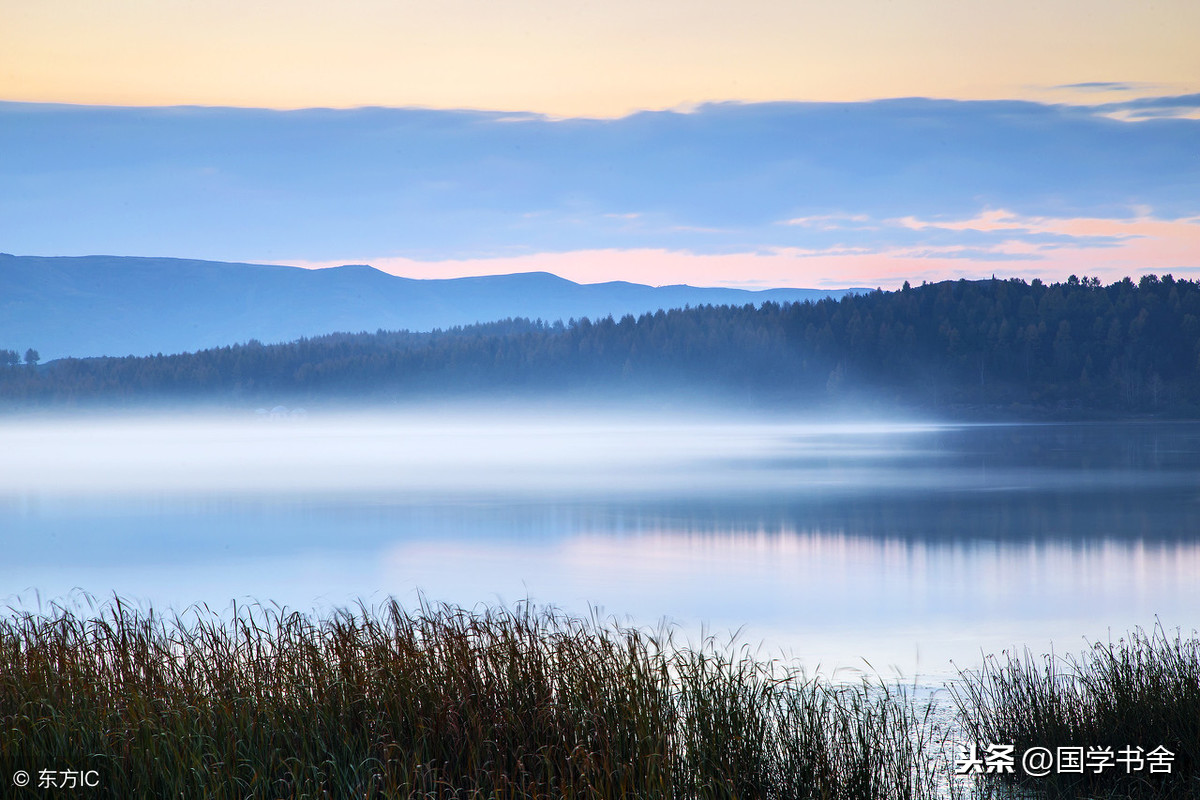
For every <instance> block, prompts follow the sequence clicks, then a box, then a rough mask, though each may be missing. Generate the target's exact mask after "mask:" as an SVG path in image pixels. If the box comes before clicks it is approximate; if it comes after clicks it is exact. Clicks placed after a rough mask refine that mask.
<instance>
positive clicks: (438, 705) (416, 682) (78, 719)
mask: <svg viewBox="0 0 1200 800" xmlns="http://www.w3.org/2000/svg"><path fill="white" fill-rule="evenodd" d="M928 711H929V708H928V707H921V706H920V705H919V704H917V703H915V702H913V701H912V700H911V699H910V698H909V697H908V696H906V695H905V693H904V692H903V691H902V690H900V689H890V688H888V687H885V686H882V685H880V686H874V685H868V684H867V683H863V684H861V685H854V686H849V687H846V686H835V685H832V684H830V683H828V682H826V681H822V680H818V679H815V678H808V677H806V676H805V675H804V674H803V673H801V672H800V671H798V670H797V669H795V668H792V667H788V666H787V665H783V664H780V663H778V662H773V661H762V660H758V659H755V658H754V657H752V656H751V655H750V654H749V653H747V652H745V651H740V653H739V652H738V651H732V650H730V649H728V648H724V647H721V646H718V645H717V644H716V643H715V642H714V641H713V640H712V639H706V640H705V641H704V642H703V643H702V644H700V645H698V646H694V647H681V646H677V645H676V643H675V642H673V641H672V640H671V632H670V631H669V630H663V631H658V632H654V631H647V630H641V629H635V628H628V627H622V626H619V625H616V624H615V623H603V622H601V621H599V620H597V619H595V618H592V619H581V618H577V617H572V616H567V615H564V614H562V613H559V612H557V611H555V610H553V609H537V608H534V607H533V606H530V605H521V606H517V607H515V608H511V609H509V608H485V609H481V610H475V611H468V610H464V609H462V608H456V607H452V606H428V605H423V606H422V607H421V608H419V609H417V610H416V611H406V610H405V609H403V608H402V607H400V606H399V605H397V604H396V603H395V602H391V603H388V604H386V605H383V606H381V607H378V608H374V609H368V608H365V607H360V608H358V609H356V610H353V611H350V610H346V611H340V612H336V613H332V614H328V615H326V616H315V615H306V614H300V613H289V612H287V611H285V610H282V609H278V608H274V607H268V606H261V605H255V606H249V607H240V608H237V607H235V608H234V609H233V611H232V613H224V614H216V613H213V612H211V611H209V610H208V609H207V608H200V609H195V608H194V609H191V610H190V611H189V612H187V613H185V614H183V615H172V616H169V617H164V616H161V615H159V614H156V613H155V612H154V611H153V610H139V609H134V608H131V607H129V606H128V605H126V604H124V603H122V602H121V601H119V600H116V601H113V602H111V603H108V604H106V605H104V606H101V607H100V608H99V609H96V610H94V611H91V612H88V613H78V612H76V611H75V610H72V609H68V608H63V607H58V606H56V607H53V608H52V609H51V611H50V612H48V613H31V612H20V611H12V612H10V613H9V615H8V616H7V617H6V618H4V619H2V620H0V781H7V780H8V776H9V775H11V774H13V773H14V772H15V771H16V770H25V771H27V772H29V773H31V775H32V776H33V781H34V784H35V785H36V781H37V776H38V771H39V770H41V769H52V770H66V769H73V770H96V771H97V775H98V778H99V784H100V785H99V787H98V788H97V789H95V790H93V791H92V795H93V796H100V797H113V798H130V797H185V798H191V797H207V798H245V797H261V798H268V797H270V798H300V797H322V798H325V797H328V798H352V797H353V798H383V797H403V798H481V799H482V798H547V799H548V798H626V797H628V798H634V797H636V798H781V799H782V798H864V800H889V799H890V798H929V797H934V796H936V794H937V791H938V788H937V787H938V782H939V780H940V779H941V778H942V777H943V776H942V775H941V774H940V770H941V769H942V767H941V764H942V762H941V761H939V760H938V757H937V756H936V755H930V754H931V753H933V752H934V751H935V750H937V748H936V747H934V746H932V745H933V742H932V737H933V732H934V726H933V725H932V723H931V720H930V716H929V713H928ZM7 788H8V786H7V784H5V789H7Z"/></svg>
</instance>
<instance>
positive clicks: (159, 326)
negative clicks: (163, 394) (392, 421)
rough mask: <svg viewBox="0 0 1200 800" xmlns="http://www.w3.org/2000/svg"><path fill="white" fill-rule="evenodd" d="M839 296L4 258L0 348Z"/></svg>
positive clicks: (179, 346)
mask: <svg viewBox="0 0 1200 800" xmlns="http://www.w3.org/2000/svg"><path fill="white" fill-rule="evenodd" d="M847 291H859V292H861V291H867V290H865V289H853V290H839V291H823V290H818V289H771V290H766V291H760V292H752V291H745V290H740V289H723V288H700V287H694V286H661V287H653V286H644V285H641V284H635V283H625V282H619V281H617V282H611V283H597V284H578V283H574V282H572V281H569V280H566V279H564V278H559V277H557V276H555V275H551V274H549V273H545V272H532V273H521V274H516V275H493V276H487V277H478V278H452V279H445V280H414V279H411V278H401V277H397V276H395V275H390V274H388V273H385V272H381V271H379V270H377V269H373V268H372V267H369V266H364V265H352V266H343V267H334V268H331V269H321V270H310V269H301V268H298V267H287V266H277V265H263V264H235V263H226V262H216V261H189V260H184V259H174V258H130V257H119V256H84V257H76V258H65V257H58V258H43V257H35V256H13V255H8V254H0V312H2V313H0V348H12V349H15V350H18V351H19V352H21V353H24V352H25V350H26V349H27V348H30V347H32V348H34V349H36V350H37V351H38V353H39V354H40V355H41V357H42V359H44V360H49V359H55V358H61V357H64V356H75V357H88V356H104V355H108V356H125V355H153V354H156V353H184V352H191V351H195V350H200V349H203V348H210V347H218V346H223V345H228V344H234V343H240V342H247V341H250V340H251V339H256V340H258V341H261V342H268V343H270V342H288V341H293V340H296V339H299V338H301V337H312V336H318V335H321V334H327V333H334V332H337V331H350V332H357V331H376V330H411V331H428V330H432V329H434V328H449V327H453V326H458V325H470V324H473V323H477V322H489V321H493V320H498V319H505V318H509V317H525V318H529V319H543V320H547V321H549V322H553V321H556V320H560V319H561V320H563V321H567V320H570V319H571V318H572V317H574V318H576V319H578V318H580V317H585V316H587V317H593V318H596V317H604V316H607V315H609V314H612V315H614V316H617V317H620V316H623V315H625V314H641V313H644V312H653V311H657V310H659V309H668V308H682V307H683V306H685V305H701V304H714V305H721V304H744V303H762V302H765V301H775V302H788V301H798V300H810V299H814V300H815V299H820V298H822V297H829V296H834V297H837V296H841V295H843V294H845V293H846V292H847Z"/></svg>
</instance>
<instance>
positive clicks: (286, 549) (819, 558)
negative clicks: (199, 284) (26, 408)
mask: <svg viewBox="0 0 1200 800" xmlns="http://www.w3.org/2000/svg"><path fill="white" fill-rule="evenodd" d="M0 544H2V545H3V553H4V555H3V558H2V560H0V599H2V600H4V601H6V602H7V603H8V604H10V605H19V606H24V607H30V606H36V605H37V603H38V602H39V597H40V599H41V601H42V602H43V603H44V602H45V601H46V600H47V599H51V598H63V597H66V596H68V595H69V594H70V593H71V592H72V591H73V590H76V589H82V590H85V591H87V592H90V593H93V594H96V595H100V596H104V595H111V594H112V593H114V592H116V593H119V594H121V595H122V596H125V597H130V598H134V599H137V600H139V601H142V602H149V603H153V604H154V605H155V606H156V607H165V606H174V607H175V608H179V609H182V608H184V607H186V606H187V605H189V604H191V603H194V602H207V603H208V604H209V605H210V606H212V607H216V608H223V607H226V606H227V605H228V603H229V602H230V600H231V599H233V598H237V599H239V601H240V600H244V599H246V598H251V599H259V600H262V601H264V602H268V601H275V602H278V603H281V604H286V605H288V606H291V607H294V608H298V609H311V608H328V607H330V606H335V605H342V604H347V603H352V602H355V601H356V600H358V599H362V600H364V601H365V602H367V603H371V602H376V601H379V600H382V599H383V598H386V597H388V596H395V597H396V598H398V599H399V600H401V602H403V603H405V604H407V605H415V604H416V603H417V602H418V594H417V592H418V590H420V591H423V592H424V593H425V595H426V596H427V597H428V598H430V599H434V600H446V601H451V602H454V603H458V604H463V605H468V606H469V605H473V604H476V603H481V602H482V603H488V602H495V601H497V600H502V601H505V602H512V601H516V600H520V599H522V598H526V597H528V598H532V599H533V600H535V601H538V602H544V603H552V604H555V605H558V606H561V607H564V608H566V609H568V610H571V611H575V612H586V611H587V610H588V609H589V607H590V606H593V605H599V606H601V607H603V609H604V611H605V613H607V614H611V615H616V616H618V617H619V618H621V619H626V618H628V619H631V620H632V621H634V622H636V623H638V624H654V623H656V622H657V621H659V620H661V619H663V618H666V619H668V620H670V621H673V622H676V623H678V624H679V625H680V628H681V635H683V636H697V635H700V631H701V628H702V626H703V627H704V630H706V631H709V632H713V633H717V634H719V635H728V632H729V631H731V630H734V629H739V628H740V629H741V640H742V641H745V642H747V643H749V644H750V645H752V646H755V647H758V646H759V645H760V644H761V647H762V652H763V653H764V654H766V655H775V654H778V653H780V652H781V651H786V652H787V653H789V654H793V655H795V656H796V657H799V658H800V659H801V660H802V661H803V662H804V663H805V665H806V666H808V667H809V668H810V669H812V668H816V667H817V666H818V665H820V668H821V669H823V670H826V671H830V670H833V669H835V668H843V669H856V668H857V669H867V668H868V665H869V667H870V668H871V669H873V670H874V671H879V672H887V673H890V672H891V670H892V669H893V668H897V669H900V670H901V671H903V672H904V673H905V674H906V675H912V674H913V673H919V674H920V675H922V676H925V677H937V676H941V675H946V674H949V673H950V672H951V671H952V667H951V663H950V662H951V659H953V661H954V662H955V663H957V664H959V665H963V666H971V665H974V664H975V663H977V662H978V660H979V656H980V651H981V650H986V651H988V652H998V651H1000V650H1001V649H1004V648H1009V647H1012V646H1018V647H1020V646H1026V645H1028V646H1029V647H1031V648H1033V649H1034V650H1035V651H1036V652H1042V651H1045V650H1047V649H1048V648H1049V647H1050V645H1051V643H1053V645H1054V647H1055V649H1056V650H1057V651H1059V652H1075V651H1078V650H1080V649H1081V648H1082V647H1084V646H1085V639H1086V640H1091V641H1097V640H1100V641H1102V640H1105V639H1107V638H1108V637H1109V636H1110V635H1111V636H1112V637H1113V638H1116V637H1119V636H1120V635H1121V634H1123V633H1124V632H1126V631H1128V630H1129V629H1130V628H1131V627H1133V626H1137V625H1141V626H1150V625H1153V624H1155V622H1156V620H1159V621H1161V623H1162V624H1163V625H1164V626H1166V627H1167V628H1168V629H1173V628H1175V627H1181V628H1183V629H1184V631H1185V632H1190V631H1192V630H1193V629H1195V628H1196V627H1198V626H1200V425H1196V424H1191V423H1183V424H1180V423H1122V424H1089V425H1028V426H1012V425H1008V426H947V425H933V424H891V423H878V424H870V425H866V424H837V425H832V424H830V425H822V424H807V423H804V422H754V423H746V424H736V423H731V422H730V421H729V420H728V419H725V420H714V419H712V418H709V419H695V420H679V419H675V420H663V419H641V420H631V419H629V418H615V417H598V416H597V417H593V416H588V415H572V416H566V415H560V416H541V417H539V416H535V415H529V416H524V417H514V416H505V417H503V418H500V417H496V416H479V415H470V414H455V415H435V414H429V413H399V412H397V413H394V414H390V415H374V416H369V415H345V416H329V417H322V416H321V415H317V414H313V415H310V417H309V418H308V419H307V420H304V421H292V422H283V421H278V422H268V421H257V420H256V421H252V422H251V421H240V420H232V421H230V420H218V419H211V418H196V419H190V418H186V417H181V418H165V417H159V418H155V419H139V420H132V419H123V420H97V419H74V420H51V421H47V420H40V421H38V420H9V421H6V422H3V423H0ZM743 626H744V627H743Z"/></svg>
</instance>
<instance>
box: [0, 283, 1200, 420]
mask: <svg viewBox="0 0 1200 800" xmlns="http://www.w3.org/2000/svg"><path fill="white" fill-rule="evenodd" d="M9 352H12V351H9ZM13 355H15V352H14V353H13ZM35 356H36V353H35ZM26 361H27V362H28V358H27V359H26ZM33 363H36V359H35V360H34V362H33ZM27 366H29V367H31V368H25V367H20V366H16V365H14V364H9V367H10V368H8V369H3V370H0V402H3V403H6V404H7V405H8V406H10V407H12V406H18V407H24V406H35V405H58V404H68V405H71V404H84V403H88V402H96V401H99V402H106V403H124V402H136V401H141V400H170V399H206V400H218V401H231V402H243V401H254V402H259V401H262V402H271V401H273V400H274V399H276V398H284V397H289V398H295V399H307V400H308V401H309V402H312V401H313V400H314V399H321V398H330V399H333V398H337V399H345V398H362V399H388V398H406V397H418V396H430V395H443V394H470V393H488V392H505V393H516V394H521V393H535V394H539V395H541V394H546V393H556V392H582V393H596V392H614V393H636V392H641V391H659V390H667V391H675V390H679V391H714V392H724V393H732V394H734V395H736V396H738V397H745V398H747V399H749V400H752V401H754V402H758V403H764V404H785V405H787V404H808V403H814V402H835V403H836V402H839V401H840V400H842V399H845V398H851V397H872V398H876V399H878V400H880V401H885V402H889V403H899V404H903V405H910V406H916V407H925V408H934V409H956V408H957V409H975V408H977V409H983V410H996V409H1003V410H1011V411H1014V412H1018V413H1019V412H1028V413H1055V414H1068V415H1069V414H1081V415H1091V414H1107V413H1114V414H1129V413H1135V414H1136V413H1152V414H1153V413H1157V414H1174V415H1184V416H1195V415H1200V285H1198V284H1197V283H1196V282H1193V281H1189V280H1176V279H1174V278H1173V277H1171V276H1170V275H1167V276H1164V277H1162V278H1159V277H1157V276H1154V275H1146V276H1144V277H1142V278H1141V279H1140V280H1139V281H1137V282H1134V281H1133V280H1131V279H1129V278H1126V279H1124V280H1122V281H1119V282H1116V283H1113V284H1111V285H1107V286H1105V285H1102V284H1101V282H1100V281H1099V280H1098V279H1095V278H1083V279H1080V278H1076V277H1074V276H1072V277H1071V278H1069V279H1068V280H1067V281H1065V282H1063V283H1056V284H1051V285H1047V284H1044V283H1042V282H1041V281H1039V280H1034V281H1032V282H1029V283H1026V282H1025V281H1023V280H1020V279H1015V278H1014V279H1008V280H996V279H992V280H984V281H966V280H959V281H946V282H941V283H933V284H923V285H921V286H915V287H914V286H910V285H908V284H907V283H906V284H905V285H904V288H903V289H900V290H897V291H893V292H883V291H878V290H877V291H875V292H871V293H867V294H861V295H852V296H847V297H844V298H842V299H840V300H834V299H823V300H820V301H817V302H804V303H784V304H779V303H764V304H762V305H761V306H754V305H744V306H700V307H694V308H685V309H675V310H670V311H657V312H655V313H652V314H643V315H641V316H640V317H636V318H635V317H633V316H625V317H623V318H621V319H613V318H612V317H606V318H603V319H598V320H590V319H586V318H585V319H580V320H569V321H568V322H566V323H563V322H555V323H547V322H543V321H531V320H526V319H509V320H503V321H500V322H493V323H487V324H480V325H472V326H466V327H459V328H453V329H449V330H440V331H433V332H426V333H414V332H410V331H377V332H375V333H357V334H352V333H337V334H331V335H328V336H318V337H313V338H306V339H300V340H298V341H294V342H290V343H286V344H274V345H263V344H261V343H259V342H255V341H251V342H248V343H246V344H240V345H232V346H229V347H220V348H213V349H209V350H202V351H199V352H195V353H185V354H179V355H157V356H149V357H133V356H129V357H125V358H89V359H74V358H67V359H60V360H57V361H53V362H50V363H47V364H43V365H41V366H37V367H33V366H32V364H27Z"/></svg>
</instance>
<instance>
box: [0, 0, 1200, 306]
mask: <svg viewBox="0 0 1200 800" xmlns="http://www.w3.org/2000/svg"><path fill="white" fill-rule="evenodd" d="M1196 30H1200V4H1196V3H1194V2H1192V0H1168V1H1167V2H1156V3H1152V4H1151V3H1144V2H1131V1H1130V0H1099V1H1098V2H1093V3H1089V4H1086V5H1083V6H1081V5H1080V4H1079V3H1078V2H1075V0H1071V2H1064V1H1063V0H1048V1H1047V0H1043V1H1042V2H1036V3H1035V2H1027V1H1026V0H1016V1H1015V2H1007V3H1003V4H1000V3H995V2H988V3H983V2H976V1H974V0H958V1H957V2H949V0H911V1H910V2H903V3H901V2H896V0H846V2H836V3H835V2H762V1H760V2H739V3H732V2H725V1H724V0H719V1H717V0H710V1H709V2H703V1H699V0H691V1H690V2H686V3H685V2H677V1H676V0H659V1H657V2H655V1H654V0H639V2H627V1H626V0H608V2H603V3H601V2H567V3H564V2H561V0H558V1H557V2H542V0H536V1H535V2H529V1H528V0H526V1H523V2H514V3H505V4H502V3H494V2H479V1H478V0H445V1H444V2H439V3H428V2H421V3H413V2H395V0H386V1H385V0H347V1H346V2H343V3H339V4H330V3H317V2H296V1H295V0H293V1H292V2H288V3H283V2H232V1H230V0H208V2H204V3H197V2H192V0H107V2H105V3H94V2H84V0H42V2H39V3H26V2H21V1H20V0H0V180H3V184H2V185H4V186H6V187H7V189H4V190H0V212H2V213H0V250H3V251H5V252H12V253H15V254H21V255H83V254H92V253H106V254H114V255H152V256H179V257H186V258H211V259H218V260H231V261H255V262H266V263H289V264H296V265H301V266H314V267H317V266H328V265H334V264H343V263H370V264H372V265H374V266H377V267H379V268H381V269H385V270H387V271H390V272H394V273H396V274H402V275H408V276H412V277H453V276H457V275H468V274H495V273H505V272H518V271H527V270H546V271H551V272H555V273H557V274H559V275H562V276H564V277H567V278H571V279H573V280H579V281H583V282H596V281H602V280H615V279H620V280H632V281H637V282H641V283H650V284H656V285H661V284H668V283H691V284H695V285H727V286H744V287H748V288H754V287H767V286H813V287H822V288H824V287H834V286H851V285H853V286H862V285H866V286H876V285H878V286H883V287H884V288H890V287H894V286H897V285H899V283H900V282H902V281H903V280H910V281H921V280H931V281H932V280H940V279H943V278H957V277H968V278H969V277H988V276H990V275H991V274H996V275H997V276H1018V277H1026V278H1031V277H1042V278H1043V279H1047V280H1060V279H1063V278H1065V277H1066V276H1067V275H1068V274H1079V275H1096V276H1099V277H1101V278H1103V279H1105V280H1115V279H1119V278H1120V277H1122V276H1124V275H1134V276H1136V275H1138V274H1141V273H1145V272H1156V273H1159V274H1162V273H1166V272H1172V273H1173V274H1175V275H1176V276H1178V277H1188V276H1189V275H1192V274H1196V275H1197V276H1200V201H1198V200H1197V199H1196V198H1200V166H1198V163H1197V162H1198V159H1200V156H1198V155H1197V153H1200V48H1197V47H1195V41H1194V38H1195V37H1194V32H1195V31H1196Z"/></svg>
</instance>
